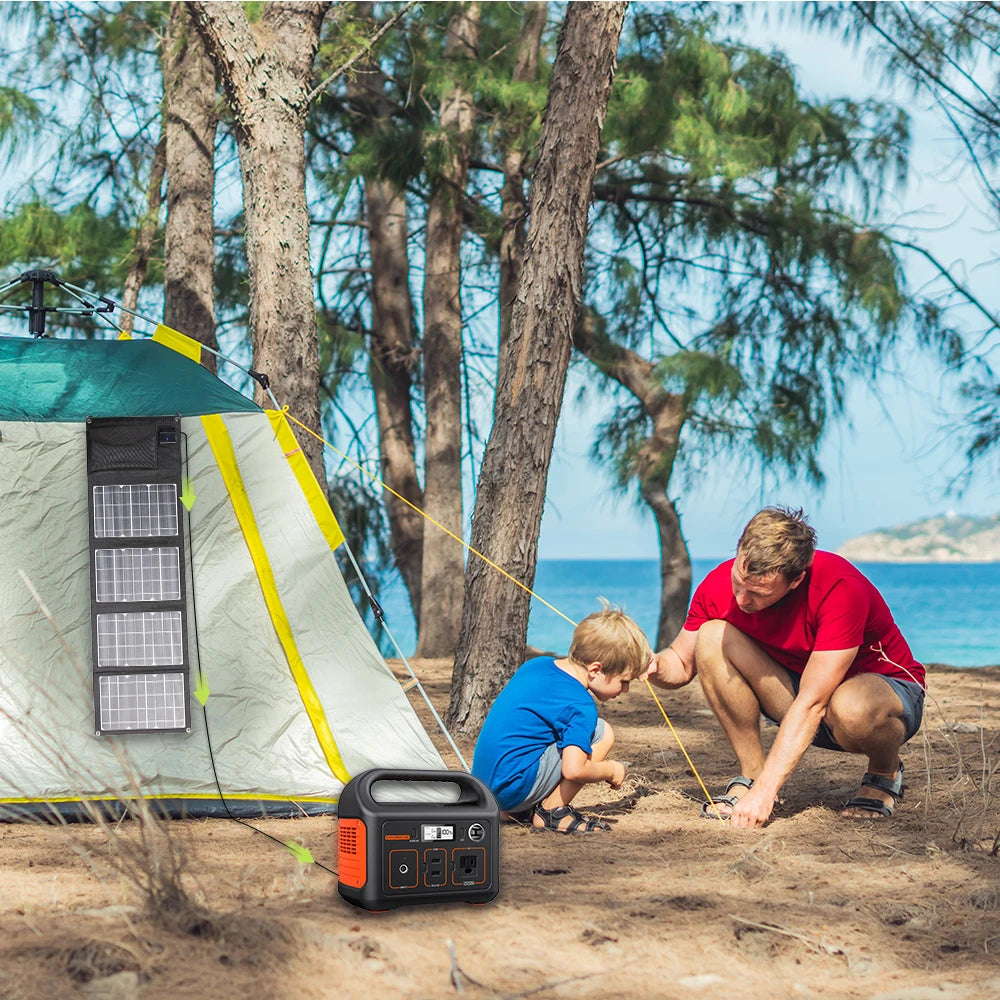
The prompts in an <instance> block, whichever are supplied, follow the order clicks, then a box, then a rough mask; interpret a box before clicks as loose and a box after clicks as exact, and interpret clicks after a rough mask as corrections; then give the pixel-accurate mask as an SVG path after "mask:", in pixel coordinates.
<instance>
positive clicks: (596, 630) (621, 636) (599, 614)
mask: <svg viewBox="0 0 1000 1000" xmlns="http://www.w3.org/2000/svg"><path fill="white" fill-rule="evenodd" d="M601 603H602V604H603V605H604V607H603V608H602V610H600V611H595V612H594V613H593V614H592V615H587V617H586V618H584V619H583V621H582V622H580V624H579V625H577V627H576V628H575V629H574V630H573V642H572V643H571V644H570V647H569V656H570V659H571V660H574V661H575V662H576V663H581V664H584V665H588V664H591V663H599V664H600V665H601V670H602V672H603V673H605V674H608V675H609V676H612V677H617V676H619V675H620V674H624V675H625V678H626V680H633V679H634V678H636V677H638V676H639V675H640V674H643V673H645V671H646V668H647V667H648V666H649V661H650V660H651V659H652V658H653V650H652V649H650V646H649V640H648V639H647V638H646V636H645V635H644V634H643V631H642V629H641V628H639V626H638V625H636V623H635V622H634V621H632V619H631V618H629V616H628V615H627V614H625V612H624V611H622V610H621V608H616V607H613V606H611V605H610V604H608V603H607V602H606V601H603V600H602V602H601Z"/></svg>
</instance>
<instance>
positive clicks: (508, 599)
mask: <svg viewBox="0 0 1000 1000" xmlns="http://www.w3.org/2000/svg"><path fill="white" fill-rule="evenodd" d="M625 7H626V4H624V3H617V2H616V3H591V2H578V3H572V4H569V5H568V6H567V9H566V20H565V22H564V24H563V28H562V31H561V32H560V36H559V45H558V51H557V54H556V61H555V65H554V67H553V70H552V81H551V84H550V86H549V100H548V107H547V108H546V111H545V124H544V126H543V129H542V136H541V141H540V143H539V153H538V163H537V166H536V167H535V172H534V177H533V180H532V186H531V206H530V217H529V230H528V239H527V244H526V247H525V257H524V268H523V271H522V272H521V282H520V286H519V289H518V294H517V299H516V301H515V303H514V312H513V316H512V319H511V331H510V337H509V338H508V340H507V342H506V343H505V344H504V348H503V351H502V352H501V355H500V371H499V381H498V386H497V395H496V402H495V407H494V420H493V428H492V430H491V432H490V438H489V441H488V442H487V445H486V452H485V455H484V457H483V466H482V471H481V472H480V476H479V487H478V491H477V496H476V507H475V512H474V515H473V522H472V545H473V547H474V548H476V549H478V550H479V551H480V552H483V553H484V554H485V555H487V556H488V557H489V558H490V559H492V560H493V561H494V562H495V563H497V564H498V565H499V566H501V567H502V568H503V569H504V570H506V571H507V572H508V573H510V574H511V575H512V576H513V577H515V578H516V579H517V580H520V581H522V582H523V583H524V584H525V585H527V586H531V585H532V584H533V583H534V579H535V564H536V561H537V554H538V532H539V528H540V527H541V520H542V508H543V506H544V501H545V486H546V482H547V478H548V469H549V461H550V458H551V455H552V443H553V439H554V437H555V429H556V423H557V421H558V419H559V411H560V408H561V406H562V397H563V390H564V386H565V381H566V369H567V367H568V364H569V356H570V348H571V344H572V331H573V326H574V323H575V320H576V314H577V310H578V308H579V304H580V298H581V284H582V280H583V254H584V244H585V242H586V236H587V212H588V209H589V206H590V198H591V188H592V186H593V180H594V172H595V168H596V164H597V155H598V151H599V148H600V135H601V128H602V126H603V123H604V117H605V114H606V112H607V104H608V96H609V94H610V92H611V83H612V80H613V77H614V68H615V54H616V52H617V50H618V40H619V37H620V34H621V27H622V19H623V17H624V15H625ZM528 612H529V598H528V595H527V594H526V593H525V592H524V591H523V590H522V589H521V588H520V587H517V586H515V585H514V584H513V583H511V582H510V581H509V580H508V579H507V578H506V577H504V576H502V575H501V574H499V573H497V572H496V571H495V570H493V569H492V568H491V567H489V566H487V565H486V564H485V563H484V562H483V561H482V560H480V559H477V558H475V557H470V559H469V565H468V568H467V570H466V580H465V606H464V610H463V613H462V631H461V638H460V641H459V650H458V655H457V657H456V662H455V672H454V675H453V677H452V688H451V704H450V707H449V711H448V717H449V721H450V722H451V724H452V725H454V726H456V727H457V728H459V729H460V730H461V731H463V732H466V733H471V732H473V731H475V730H476V729H477V728H478V726H479V725H480V723H481V722H482V720H483V718H485V715H486V712H487V710H488V708H489V706H490V705H491V704H492V702H493V700H494V698H495V697H496V695H497V694H498V693H499V691H500V689H501V688H502V687H503V685H504V683H505V682H506V681H507V679H508V678H509V677H510V676H511V674H512V673H513V672H514V670H515V669H516V667H517V665H518V662H519V660H520V659H521V658H522V655H523V652H524V647H525V638H526V635H527V627H528Z"/></svg>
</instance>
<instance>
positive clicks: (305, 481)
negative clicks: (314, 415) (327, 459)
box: [267, 410, 344, 549]
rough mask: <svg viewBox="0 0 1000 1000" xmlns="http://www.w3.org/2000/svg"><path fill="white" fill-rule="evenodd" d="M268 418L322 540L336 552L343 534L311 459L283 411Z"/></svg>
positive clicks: (271, 412) (270, 414) (272, 411)
mask: <svg viewBox="0 0 1000 1000" xmlns="http://www.w3.org/2000/svg"><path fill="white" fill-rule="evenodd" d="M267 419H268V420H270V421H271V427H272V428H273V430H274V436H275V437H276V438H277V439H278V444H279V446H280V447H281V450H282V451H283V452H284V453H285V458H287V459H288V464H289V465H290V466H291V468H292V472H294V473H295V478H296V479H297V480H298V483H299V486H300V487H301V489H302V492H303V494H305V498H306V502H307V503H308V504H309V509H310V510H311V511H312V512H313V517H315V518H316V523H317V524H318V525H319V530H320V531H322V532H323V537H324V538H325V539H326V541H327V544H328V545H329V546H330V548H331V549H335V548H336V547H337V546H338V545H340V543H341V542H342V541H343V540H344V533H343V531H341V530H340V525H339V524H338V523H337V519H336V518H335V517H334V516H333V511H332V510H330V504H329V502H328V501H327V499H326V495H325V494H324V493H323V490H322V489H321V487H320V485H319V483H318V482H316V476H315V475H314V474H313V470H312V466H310V464H309V459H307V458H306V456H305V452H303V450H302V446H301V445H300V444H299V442H298V440H297V439H296V437H295V433H294V432H293V431H292V428H291V427H290V426H289V425H288V421H287V420H286V419H285V414H284V412H283V411H282V410H268V411H267Z"/></svg>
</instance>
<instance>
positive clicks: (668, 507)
mask: <svg viewBox="0 0 1000 1000" xmlns="http://www.w3.org/2000/svg"><path fill="white" fill-rule="evenodd" d="M573 346H574V347H576V348H577V350H579V351H580V352H581V353H582V354H585V355H586V356H587V357H588V358H589V359H590V360H591V361H592V362H593V364H594V365H595V366H596V368H597V369H598V370H599V371H600V372H601V373H602V374H604V375H606V376H607V377H608V378H611V379H614V380H615V381H616V382H618V383H619V384H620V385H622V386H623V387H624V388H626V389H627V390H628V391H629V392H630V393H631V394H632V395H633V396H634V397H635V398H636V399H637V400H638V402H639V404H640V405H641V406H642V409H643V412H644V413H645V414H646V416H648V417H649V419H650V421H651V423H652V425H653V430H652V433H651V434H650V435H649V437H647V438H646V440H645V441H644V442H643V443H642V444H641V445H640V447H639V448H638V450H637V454H636V457H635V462H634V472H635V476H636V478H637V479H638V481H639V491H640V493H641V495H642V499H643V500H644V501H645V502H646V504H647V505H648V506H649V509H650V510H651V511H652V512H653V517H654V518H655V519H656V530H657V533H658V535H659V541H660V618H659V624H658V626H657V637H656V648H657V649H662V648H663V647H664V646H668V645H669V644H670V643H671V642H672V641H673V639H674V636H676V635H677V633H678V632H679V631H680V629H681V626H682V625H683V624H684V619H685V617H686V614H687V604H688V599H689V598H690V596H691V556H690V554H689V552H688V547H687V543H686V542H685V541H684V536H683V534H682V533H681V522H680V516H679V515H678V513H677V508H676V507H675V506H674V503H673V501H672V500H671V499H670V496H669V493H668V490H669V487H670V476H671V474H672V473H673V468H674V458H675V457H676V455H677V446H678V443H679V441H680V434H681V428H682V427H683V426H684V420H685V418H686V416H687V414H686V410H685V407H684V397H683V396H679V395H676V394H675V393H671V392H667V390H666V389H664V387H663V384H662V382H661V381H660V380H659V379H658V378H657V377H656V369H655V366H654V365H653V363H652V362H650V361H647V360H646V359H645V358H643V357H641V356H640V355H638V354H636V353H635V352H634V351H630V350H629V349H628V348H626V347H622V346H621V345H620V344H615V343H613V342H612V341H610V340H609V339H608V338H607V337H604V336H601V335H599V334H597V333H596V332H595V330H594V328H593V324H591V323H588V322H587V321H586V319H585V318H584V319H581V322H579V323H577V325H576V327H575V329H574V331H573Z"/></svg>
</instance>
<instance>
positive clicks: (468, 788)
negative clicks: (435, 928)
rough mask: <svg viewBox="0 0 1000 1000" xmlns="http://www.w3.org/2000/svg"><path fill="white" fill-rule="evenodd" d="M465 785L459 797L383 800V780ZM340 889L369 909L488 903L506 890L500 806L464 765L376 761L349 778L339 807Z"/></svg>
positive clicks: (461, 787)
mask: <svg viewBox="0 0 1000 1000" xmlns="http://www.w3.org/2000/svg"><path fill="white" fill-rule="evenodd" d="M397 781H407V782H409V781H412V782H434V783H435V784H438V785H440V784H442V783H449V782H450V783H452V784H455V785H457V786H458V790H459V796H458V799H457V801H455V802H386V801H382V800H381V798H380V799H379V800H376V799H375V797H374V796H373V795H372V790H373V787H374V786H375V785H376V784H377V783H379V782H397ZM337 814H338V822H337V839H338V845H337V846H338V855H339V861H340V864H339V876H338V877H339V882H338V888H339V890H340V895H341V896H343V897H344V899H346V900H347V901H348V902H350V903H354V904H355V906H362V907H364V908H365V909H366V910H388V909H392V908H394V907H397V906H405V905H408V904H410V903H454V902H464V903H486V902H489V900H491V899H493V897H494V896H496V894H497V893H498V892H499V891H500V810H499V809H498V808H497V804H496V800H495V799H494V798H493V793H492V792H491V791H490V790H489V789H488V788H487V787H486V786H485V785H484V784H483V783H482V782H481V781H479V780H478V779H477V778H474V777H473V776H472V775H471V774H466V773H465V772H464V771H400V770H390V769H385V768H375V769H374V770H371V771H364V772H363V773H362V774H359V775H357V776H356V777H354V778H352V779H351V781H349V782H348V784H347V786H346V787H345V788H344V791H343V792H342V793H341V795H340V804H339V806H338V807H337Z"/></svg>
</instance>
